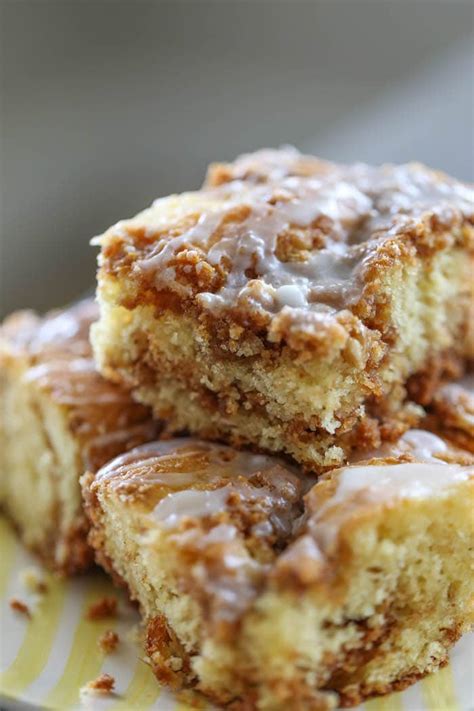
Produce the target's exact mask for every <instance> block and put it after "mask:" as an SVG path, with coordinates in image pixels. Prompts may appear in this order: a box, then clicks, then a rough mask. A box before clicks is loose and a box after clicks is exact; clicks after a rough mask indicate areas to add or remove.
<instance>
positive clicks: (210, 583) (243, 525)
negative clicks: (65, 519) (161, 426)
mask: <svg viewBox="0 0 474 711" xmlns="http://www.w3.org/2000/svg"><path fill="white" fill-rule="evenodd" d="M472 477H474V456H472V455H470V454H469V453H467V452H463V451H462V450H460V449H457V448H454V447H452V446H451V445H450V444H448V443H447V442H446V441H445V440H444V439H442V438H441V437H438V436H436V435H434V434H431V433H429V432H425V431H423V430H412V431H410V432H409V433H407V434H405V436H404V437H403V438H402V440H400V442H398V443H397V444H394V445H391V447H386V448H385V449H383V450H380V451H378V452H374V453H372V456H371V458H370V459H369V460H367V461H365V462H358V463H355V464H353V465H348V466H346V467H343V468H341V469H337V470H333V471H331V472H329V473H328V474H327V475H324V476H323V477H322V478H321V479H319V481H318V482H317V483H316V484H314V481H315V480H314V479H313V480H311V479H309V478H307V477H303V476H301V475H299V474H298V470H297V469H294V468H293V467H291V466H288V465H287V464H285V463H283V462H282V461H280V460H278V459H276V458H274V457H267V456H263V455H255V454H252V453H249V452H238V451H236V450H234V449H232V448H230V447H226V446H223V445H219V444H215V443H206V442H202V441H199V440H196V439H192V438H187V437H183V438H176V439H172V440H168V441H159V442H153V443H150V444H147V445H144V446H141V447H137V448H136V449H135V450H132V451H131V452H128V453H126V454H124V455H122V456H120V457H118V458H117V459H115V460H114V461H112V462H110V463H109V464H108V465H106V466H105V467H104V468H102V469H101V470H100V471H99V472H98V473H97V474H96V476H95V478H94V479H90V487H91V488H90V491H91V492H92V493H90V494H88V495H87V498H88V503H89V506H94V505H95V502H96V492H97V491H99V490H100V491H102V492H103V493H104V492H108V495H112V496H114V497H116V498H118V499H119V500H120V502H121V504H122V505H124V506H127V507H128V508H129V509H130V510H132V511H133V512H134V514H135V515H137V514H138V513H140V514H141V515H142V518H141V519H140V522H141V523H140V525H141V531H142V535H143V537H144V538H143V540H144V543H146V544H151V545H153V542H154V540H155V537H157V538H156V540H158V539H159V540H161V536H162V535H164V536H166V537H168V538H169V543H168V544H167V545H166V548H167V549H170V548H172V550H173V555H174V558H173V560H174V562H175V563H176V564H177V565H179V566H180V574H181V576H184V577H189V578H190V579H191V580H190V581H188V585H189V591H190V593H191V594H192V595H196V596H198V597H199V599H200V600H201V602H202V601H206V611H207V615H208V616H209V619H211V620H212V619H214V620H215V621H217V620H219V619H222V618H224V619H226V620H233V619H236V618H238V616H239V615H240V614H241V613H242V612H243V611H244V610H245V609H246V607H247V605H248V604H249V602H251V600H252V599H254V597H255V595H256V594H257V592H258V590H259V589H261V588H262V586H263V585H264V583H265V580H268V579H269V578H271V579H272V580H274V581H278V582H280V583H281V584H283V585H285V586H286V585H288V586H289V587H294V586H296V587H297V588H300V587H304V586H305V585H310V584H311V583H312V582H314V578H313V574H314V576H315V578H316V579H318V578H319V577H320V576H321V569H322V565H323V563H324V561H325V560H326V559H329V558H331V556H332V555H333V554H334V553H335V548H336V547H337V546H338V544H339V541H340V535H341V533H344V531H345V533H344V535H348V536H350V535H351V530H350V522H351V521H354V519H355V518H358V517H360V516H365V515H368V517H369V518H371V517H372V515H373V514H374V512H375V511H376V510H378V509H380V508H381V507H382V508H384V507H387V506H392V505H393V504H394V503H397V502H399V501H416V500H428V499H431V498H437V497H443V496H445V495H446V494H447V493H449V491H450V490H451V489H452V487H454V486H456V485H458V484H460V483H462V482H466V481H468V480H469V479H470V478H472ZM88 486H89V485H88ZM346 524H347V526H346ZM183 560H184V561H185V563H184V564H183ZM208 604H209V605H210V607H207V605H208Z"/></svg>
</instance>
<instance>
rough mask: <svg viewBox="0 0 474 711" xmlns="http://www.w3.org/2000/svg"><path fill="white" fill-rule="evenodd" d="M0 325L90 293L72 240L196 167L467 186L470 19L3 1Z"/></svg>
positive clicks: (355, 2)
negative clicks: (303, 156) (299, 165)
mask: <svg viewBox="0 0 474 711" xmlns="http://www.w3.org/2000/svg"><path fill="white" fill-rule="evenodd" d="M0 13H1V16H0V28H1V29H0V32H1V37H0V51H1V58H0V59H1V62H0V71H1V105H0V118H1V122H0V130H1V135H0V149H1V154H0V157H1V164H0V165H1V176H0V177H1V182H0V189H1V193H0V197H1V213H0V214H1V235H0V238H1V251H0V312H1V315H4V314H5V313H7V312H8V311H10V310H12V309H14V308H19V307H25V306H33V307H35V308H37V309H40V310H43V309H45V308H49V307H51V306H54V305H59V304H62V303H65V302H67V301H68V300H71V299H74V298H76V297H77V296H78V295H80V294H81V292H83V291H84V290H86V289H87V288H89V287H90V286H91V285H92V284H93V281H94V269H95V252H96V250H95V249H93V248H91V247H90V246H89V239H90V238H91V237H92V236H93V235H95V234H97V233H99V232H101V231H102V230H103V229H105V228H106V227H107V226H108V225H109V224H111V223H112V222H115V221H116V220H118V219H119V218H121V217H126V216H128V215H131V214H133V213H134V212H137V211H138V210H139V209H141V208H142V207H144V206H146V205H147V204H148V203H150V202H151V201H152V200H153V199H154V198H155V197H156V196H158V195H162V194H166V193H169V192H175V191H181V190H183V189H193V188H194V187H197V186H199V184H200V182H201V181H202V178H203V175H204V172H205V168H206V165H207V163H208V162H209V161H211V160H216V159H229V158H232V157H233V156H235V155H236V154H238V153H239V152H242V151H248V150H252V149H254V148H258V147H262V146H277V145H279V144H282V143H293V144H295V145H297V146H298V147H300V148H302V149H305V150H306V149H307V150H312V151H314V152H316V153H318V154H320V155H322V156H323V157H326V158H335V159H341V160H356V159H359V160H366V161H373V162H382V161H404V160H409V159H414V158H416V159H418V160H422V161H425V162H427V163H429V164H431V165H433V166H435V167H439V168H442V169H445V170H447V171H448V172H451V173H453V174H455V175H457V176H458V177H461V178H464V179H468V180H472V177H473V153H474V140H473V126H474V115H473V114H474V106H473V104H474V102H473V80H474V67H473V55H472V47H473V46H474V43H473V35H472V33H473V4H472V3H471V2H461V1H457V0H446V1H442V0H440V1H439V2H436V0H410V1H407V2H403V1H402V0H398V1H396V0H393V1H389V0H385V1H384V0H372V1H368V0H347V1H345V0H333V1H332V2H331V1H330V0H326V1H321V2H318V1H317V0H313V1H311V2H302V1H301V2H300V1H298V0H287V1H284V0H282V1H276V0H275V1H274V0H260V1H258V0H257V1H255V0H254V1H252V2H240V1H233V0H216V1H215V2H209V1H207V0H194V2H183V1H181V0H172V1H170V2H161V1H159V0H154V1H151V0H148V1H147V0H133V1H131V0H128V1H127V2H124V1H120V0H116V1H114V0H94V1H93V2H89V1H87V0H78V1H77V2H72V1H68V0H56V1H50V0H3V1H0Z"/></svg>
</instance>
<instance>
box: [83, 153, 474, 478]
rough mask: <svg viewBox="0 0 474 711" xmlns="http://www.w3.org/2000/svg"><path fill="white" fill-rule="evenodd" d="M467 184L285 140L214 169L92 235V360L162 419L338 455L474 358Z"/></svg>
mask: <svg viewBox="0 0 474 711" xmlns="http://www.w3.org/2000/svg"><path fill="white" fill-rule="evenodd" d="M473 195H474V193H473V190H472V189H471V188H470V187H469V186H468V185H464V184H462V183H460V182H458V181H456V180H454V179H452V178H449V177H448V176H446V175H443V174H442V173H439V172H436V171H432V170H429V169H428V168H426V167H424V166H422V165H419V164H409V165H402V166H392V165H386V166H381V167H378V168H374V167H370V166H366V165H361V164H357V165H349V166H347V165H338V164H333V163H328V162H326V161H321V160H319V159H316V158H313V157H311V156H302V155H300V154H299V153H298V152H297V151H295V150H292V149H282V150H277V151H259V152H257V153H255V154H253V155H250V156H244V157H242V158H239V159H237V161H236V162H235V163H233V164H228V165H217V166H214V167H212V168H211V170H210V172H209V175H208V179H207V182H206V184H205V185H204V187H203V188H202V189H201V190H200V191H197V192H192V193H184V194H182V195H174V196H171V197H168V198H163V199H160V200H157V201H156V202H155V203H154V204H153V205H152V207H151V208H150V209H148V210H145V211H144V212H142V213H140V214H139V215H137V216H136V217H134V218H132V219H130V220H123V221H121V222H118V223H117V224H116V225H114V226H113V227H111V228H110V229H109V230H108V231H107V232H106V233H105V234H104V235H103V236H102V237H100V238H99V239H98V242H97V243H100V245H101V255H100V270H99V288H98V299H99V304H100V309H101V317H100V320H99V322H98V323H97V324H96V325H95V326H94V328H93V343H94V349H95V353H96V357H97V361H98V365H99V368H100V369H101V371H102V372H103V373H104V374H105V375H106V376H107V377H110V378H111V379H113V380H114V381H116V382H121V383H125V384H127V386H129V387H131V388H132V389H133V391H134V396H135V397H136V398H137V399H138V400H139V401H141V402H143V403H146V404H148V405H151V406H152V407H153V408H154V411H155V414H156V415H157V416H159V417H163V418H165V419H167V421H168V429H169V431H174V432H179V431H181V430H184V429H187V430H189V431H191V432H193V433H195V434H199V435H200V436H203V437H205V438H211V439H212V438H214V439H220V440H222V439H224V440H228V441H229V442H231V443H233V444H236V445H239V446H240V445H242V444H245V443H248V444H252V445H255V446H258V447H259V448H261V449H265V450H271V451H277V452H284V453H288V454H290V455H292V456H293V457H294V458H295V459H296V460H298V461H299V462H301V463H302V464H304V465H305V466H306V467H308V468H309V469H314V468H320V469H324V468H327V467H330V466H336V465H339V464H341V463H343V462H344V461H346V460H347V458H348V456H349V455H350V452H351V451H352V450H353V449H357V448H359V447H360V446H364V447H365V448H367V449H371V448H373V447H377V446H379V444H380V443H381V440H382V439H383V438H384V437H386V436H387V435H390V434H393V433H394V432H399V431H400V430H402V429H403V427H404V426H407V424H408V422H409V421H410V420H413V417H414V416H415V415H416V411H415V410H413V408H412V407H411V406H410V407H408V409H407V407H405V406H404V405H403V403H404V402H405V399H406V396H407V389H409V394H410V396H411V397H414V398H415V399H418V400H419V402H420V403H421V404H423V405H425V404H428V401H429V400H430V398H431V397H432V395H433V393H434V392H435V391H436V388H437V387H438V386H439V384H440V382H443V381H444V380H445V379H449V378H453V377H457V376H458V375H460V374H461V373H462V371H463V368H464V365H465V361H466V359H467V358H469V357H472V356H473V354H474V338H473V332H472V327H471V326H470V324H471V322H473V321H474V299H473V280H472V271H473V267H474V261H473V260H474V227H473V223H474V198H473ZM418 414H419V411H418ZM395 423H398V424H395Z"/></svg>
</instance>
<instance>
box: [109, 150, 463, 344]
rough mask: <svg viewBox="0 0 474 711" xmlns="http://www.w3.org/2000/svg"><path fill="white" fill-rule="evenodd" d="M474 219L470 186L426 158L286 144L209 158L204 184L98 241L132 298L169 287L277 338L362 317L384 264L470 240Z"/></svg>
mask: <svg viewBox="0 0 474 711" xmlns="http://www.w3.org/2000/svg"><path fill="white" fill-rule="evenodd" d="M473 223H474V191H473V189H472V188H471V187H470V186H468V185H465V184H462V183H460V182H458V181H456V180H454V179H452V178H450V177H448V176H446V175H444V174H442V173H440V172H435V171H432V170H430V169H428V168H426V167H425V166H423V165H421V164H417V163H412V164H408V165H400V166H394V165H384V166H381V167H371V166H367V165H363V164H355V165H339V164H335V163H330V162H327V161H322V160H319V159H317V158H313V157H311V156H304V155H301V154H300V153H299V152H298V151H296V150H295V149H293V148H282V149H280V150H263V151H258V152H257V153H254V154H251V155H245V156H242V157H240V158H238V159H237V160H236V161H235V162H234V163H231V164H216V165H213V166H211V168H210V170H209V171H208V176H207V180H206V182H205V184H204V186H203V188H202V189H201V190H200V191H197V192H189V193H184V194H182V195H173V196H170V197H167V198H162V199H159V200H157V201H155V202H154V204H153V205H152V206H151V208H149V209H148V210H145V211H144V212H142V213H140V214H138V215H137V216H136V217H134V218H132V219H130V220H123V221H121V222H118V223H117V224H116V225H114V226H113V227H111V228H110V229H109V230H108V231H107V232H106V233H105V235H103V236H102V237H100V238H97V239H96V243H97V244H101V245H102V246H103V250H102V256H101V262H102V264H103V267H104V269H105V271H106V272H109V273H114V274H118V275H124V274H126V275H127V278H128V281H129V283H130V284H135V286H136V291H135V296H134V295H133V293H132V291H133V290H132V291H131V292H130V293H129V294H127V297H128V298H131V299H133V298H135V297H136V298H140V294H141V298H143V294H145V293H149V292H150V289H151V290H152V291H153V292H154V293H155V294H157V293H158V294H159V293H161V294H164V293H167V294H168V295H169V296H170V297H171V300H173V299H174V301H175V302H176V301H179V302H180V303H182V302H183V301H188V302H189V301H190V300H191V301H192V303H193V306H195V307H197V308H198V309H199V311H201V312H205V313H208V314H210V315H211V316H212V315H217V316H218V317H222V316H229V315H232V318H237V319H240V321H243V322H244V323H247V322H249V323H252V322H253V323H257V324H259V325H260V326H266V327H269V330H270V331H272V332H273V336H274V339H275V340H278V338H279V337H280V336H281V333H280V331H281V330H282V327H284V330H285V329H286V330H288V326H289V325H291V326H293V327H296V328H298V329H300V330H301V329H303V330H304V329H306V330H311V329H312V328H314V327H315V326H318V325H319V326H320V325H321V324H324V322H327V320H328V317H329V318H331V317H332V316H334V314H337V313H341V312H343V311H344V310H345V309H348V308H350V309H351V310H352V311H354V310H355V312H356V314H357V315H359V316H364V313H362V312H361V313H358V311H357V309H358V307H359V310H360V309H361V308H362V309H363V308H365V309H366V310H367V308H369V306H370V303H371V302H373V301H374V299H375V298H376V294H377V289H378V286H379V283H380V279H381V278H382V276H383V273H384V271H386V269H387V267H389V266H390V265H391V264H393V263H394V262H399V261H402V260H404V259H407V260H409V259H413V257H414V256H416V255H418V254H420V255H423V256H426V255H429V254H430V253H434V252H436V251H437V250H439V249H442V248H445V247H446V246H447V245H450V244H454V243H455V242H458V243H460V244H463V245H466V244H467V243H468V242H469V243H470V244H471V247H472V242H473V241H474V240H473V234H474V230H473V227H472V225H473ZM362 297H363V298H362ZM362 302H363V303H364V304H365V306H364V307H362V306H361V303H362ZM331 320H333V319H332V318H331Z"/></svg>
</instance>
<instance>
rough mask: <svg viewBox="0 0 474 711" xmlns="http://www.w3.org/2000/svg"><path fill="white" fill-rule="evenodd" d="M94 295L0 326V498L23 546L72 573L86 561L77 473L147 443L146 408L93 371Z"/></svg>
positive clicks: (151, 428) (150, 432)
mask: <svg viewBox="0 0 474 711" xmlns="http://www.w3.org/2000/svg"><path fill="white" fill-rule="evenodd" d="M97 316H98V309H97V306H96V305H95V304H94V303H93V302H92V301H83V302H80V303H79V304H77V305H76V306H74V307H72V308H70V309H66V310H63V311H55V312H53V313H50V314H48V315H47V316H46V317H45V318H39V317H38V316H36V315H35V314H34V313H32V312H30V311H22V312H19V313H16V314H13V315H12V316H10V318H8V319H7V320H6V321H5V322H4V324H3V326H2V327H1V328H0V398H1V399H0V444H1V451H0V504H2V505H3V507H4V509H5V510H6V512H7V514H8V515H9V516H10V518H11V519H12V520H13V522H14V524H15V526H16V527H17V529H18V531H19V533H20V535H21V537H22V539H23V540H24V542H25V544H26V545H28V546H29V547H30V548H32V549H33V550H34V551H35V552H37V553H38V554H39V555H40V556H41V558H42V559H43V560H44V561H45V563H47V564H48V565H49V566H50V567H51V568H53V569H54V570H57V571H59V572H62V573H66V574H72V573H77V572H80V571H81V570H84V569H85V568H87V567H88V566H89V565H90V564H91V563H92V560H93V557H92V552H91V549H90V548H89V546H88V545H87V529H88V524H87V520H86V518H85V516H84V513H83V511H82V503H81V494H80V488H79V477H80V476H81V474H83V473H84V470H85V469H89V470H90V471H95V470H96V469H98V468H100V467H101V466H102V465H103V464H104V463H105V462H107V461H108V460H109V459H111V458H113V457H114V456H116V455H117V454H119V453H120V452H123V451H124V450H126V449H128V448H130V447H134V446H136V445H137V444H141V443H142V442H146V441H148V440H150V439H154V438H155V437H156V436H157V435H158V432H159V427H158V426H157V424H156V423H155V422H153V420H152V419H151V417H150V414H149V412H148V410H147V409H146V408H145V407H143V405H139V404H138V403H135V402H133V401H132V399H131V398H130V396H129V394H128V393H127V392H126V391H125V390H124V389H123V388H121V387H120V386H118V385H115V384H113V383H109V382H108V381H106V380H104V378H102V377H101V376H100V375H99V373H98V372H97V370H96V367H95V364H94V360H93V358H92V351H91V347H90V342H89V329H90V326H91V324H92V322H93V321H94V320H96V319H97Z"/></svg>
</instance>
